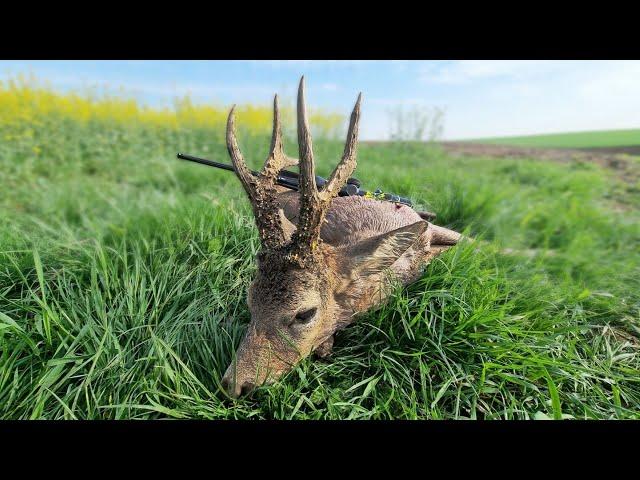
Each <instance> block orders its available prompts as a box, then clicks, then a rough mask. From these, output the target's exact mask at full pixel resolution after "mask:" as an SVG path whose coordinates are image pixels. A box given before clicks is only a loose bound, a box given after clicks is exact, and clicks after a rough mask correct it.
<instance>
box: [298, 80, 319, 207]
mask: <svg viewBox="0 0 640 480" xmlns="http://www.w3.org/2000/svg"><path fill="white" fill-rule="evenodd" d="M305 103H306V102H305V94H304V77H302V78H301V79H300V86H299V87H298V149H299V152H300V160H299V162H300V195H301V199H300V200H301V205H302V208H304V205H308V204H310V203H314V204H317V203H318V202H319V196H318V188H317V187H316V167H315V162H314V159H313V145H312V142H311V131H310V130H309V121H308V119H307V107H306V104H305Z"/></svg>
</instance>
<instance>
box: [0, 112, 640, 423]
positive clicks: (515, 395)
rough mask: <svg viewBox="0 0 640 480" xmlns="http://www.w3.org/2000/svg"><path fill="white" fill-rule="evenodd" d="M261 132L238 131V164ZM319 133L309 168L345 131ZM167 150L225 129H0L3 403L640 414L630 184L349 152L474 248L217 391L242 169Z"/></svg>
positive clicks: (242, 267)
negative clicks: (258, 374)
mask: <svg viewBox="0 0 640 480" xmlns="http://www.w3.org/2000/svg"><path fill="white" fill-rule="evenodd" d="M239 123H240V124H241V123H242V122H241V118H240V119H239ZM0 134H1V132H0ZM0 138H1V137H0ZM268 145H269V139H268V138H267V137H266V136H265V137H255V136H250V135H247V134H245V135H244V136H242V137H241V146H242V148H243V150H244V152H245V156H246V157H247V158H249V159H252V163H253V167H254V168H255V167H257V166H258V164H259V162H261V161H262V159H263V158H264V157H265V155H266V153H267V149H268ZM36 146H37V147H38V148H34V147H36ZM314 147H315V150H316V152H317V157H318V158H319V162H320V163H319V170H320V172H319V173H320V174H325V175H326V174H327V173H328V172H329V168H330V166H331V165H333V164H335V162H337V160H338V158H339V156H340V153H341V150H342V144H341V143H340V142H334V141H329V140H324V141H323V140H321V139H317V141H316V142H315V143H314ZM38 149H39V150H38ZM287 149H288V151H289V152H290V153H294V152H295V151H296V148H295V143H293V141H288V142H287ZM178 151H184V152H189V153H193V154H200V155H202V156H206V157H209V158H212V159H218V160H222V161H227V154H226V151H225V148H224V145H223V132H222V131H207V130H199V129H193V130H189V131H187V130H173V129H170V128H166V129H164V128H161V127H158V126H155V127H151V126H145V125H140V124H120V123H117V122H112V123H110V122H107V121H92V122H89V123H87V124H82V123H78V122H76V121H72V120H69V119H65V118H63V117H51V118H49V119H48V120H47V121H45V122H44V123H43V124H41V125H40V126H39V128H38V129H37V130H36V131H35V132H34V135H33V136H30V137H27V138H22V139H20V140H14V141H11V142H6V141H5V142H2V143H0V175H1V183H2V186H3V194H2V195H1V196H0V215H1V218H2V219H3V222H1V223H0V312H1V313H0V417H1V418H5V419H7V418H47V419H58V418H71V419H75V418H77V419H95V418H116V419H123V418H136V419H139V418H165V417H172V418H279V419H290V418H299V419H308V418H312V419H327V418H341V419H353V418H377V419H386V418H393V419H399V418H410V419H413V418H421V419H443V418H486V419H504V418H519V419H523V418H640V351H639V346H640V340H639V339H638V335H639V334H640V318H639V312H640V288H639V287H640V285H639V283H640V282H639V277H640V261H639V257H640V255H639V254H640V250H639V245H640V231H639V227H638V225H639V224H640V222H639V221H640V215H639V214H638V210H637V205H638V204H639V203H638V202H639V201H640V193H639V192H640V189H638V188H637V186H635V187H634V186H629V185H623V184H620V183H618V180H616V179H615V177H614V176H613V175H610V174H609V173H608V172H607V171H604V170H602V169H601V168H600V167H598V166H596V165H591V164H583V163H575V164H553V163H543V162H539V161H529V160H499V161H496V160H491V161H489V160H487V159H483V158H465V159H452V158H448V157H447V156H446V155H445V154H443V153H442V152H441V151H439V150H437V149H433V148H431V147H429V146H425V145H400V144H380V145H362V146H361V149H360V152H359V168H358V170H357V172H356V176H357V177H358V178H360V179H362V180H363V181H365V186H367V187H369V188H371V189H375V188H376V187H378V186H380V187H383V188H384V189H386V190H389V191H392V192H394V193H398V194H401V195H406V196H410V197H412V198H413V199H414V200H415V201H416V202H417V203H418V204H419V206H420V207H425V208H428V209H430V210H433V211H436V212H437V213H438V220H437V223H439V224H441V225H447V226H450V227H453V228H456V229H460V230H463V231H465V232H467V233H469V234H471V235H474V236H477V237H478V238H481V239H483V240H484V241H485V243H483V244H482V245H483V247H482V248H480V249H478V247H477V245H476V246H474V245H468V244H466V245H460V246H458V247H456V248H454V249H452V250H451V251H449V252H447V253H445V254H444V255H442V256H441V257H440V258H439V259H437V260H436V261H434V262H433V263H432V264H431V265H430V266H429V267H428V270H427V272H426V273H425V275H424V276H423V277H422V279H421V280H420V281H418V282H417V283H415V284H413V285H411V286H410V287H408V288H405V289H399V290H398V291H397V292H396V293H395V295H394V296H393V298H392V299H391V301H390V302H389V304H388V305H386V306H385V307H383V308H380V309H378V310H376V311H372V312H369V313H368V314H366V315H365V316H363V318H361V319H360V320H359V321H358V322H357V323H356V324H354V325H352V326H350V327H349V328H347V329H346V330H345V331H344V332H342V333H340V334H339V335H338V338H337V341H336V347H335V351H334V353H333V355H332V356H331V357H330V358H329V359H328V360H318V359H313V358H310V359H308V360H305V361H304V362H302V364H301V365H299V366H298V367H297V368H296V369H295V370H294V371H292V372H291V373H290V374H289V375H287V376H286V377H285V378H284V379H283V380H282V381H281V382H279V383H277V384H275V385H273V386H270V387H267V388H261V389H259V390H258V391H257V392H256V393H255V394H254V395H252V396H251V397H250V398H246V399H241V400H238V401H233V400H230V399H228V398H226V397H225V395H224V394H223V393H222V392H221V390H220V386H219V380H220V377H221V374H222V372H223V371H224V369H225V368H226V366H227V364H228V363H229V360H230V358H231V356H232V354H233V351H234V349H235V347H236V346H237V344H238V343H239V341H240V339H241V336H242V334H243V331H244V329H245V327H246V324H247V322H248V319H249V315H248V312H247V307H246V304H245V289H246V287H247V285H248V284H249V282H250V280H251V277H252V274H253V271H254V263H253V254H254V253H255V251H256V249H257V247H258V241H257V236H256V232H255V229H254V226H253V221H252V218H251V216H250V210H249V208H248V205H247V201H246V200H245V198H244V196H243V194H242V191H241V188H240V185H239V182H238V180H237V179H236V178H235V177H234V176H233V175H232V174H230V173H229V172H223V171H216V170H214V169H209V168H206V167H202V166H198V165H194V164H188V163H182V162H180V161H178V160H175V159H174V155H175V153H176V152H178ZM505 247H510V248H515V249H537V252H539V254H536V255H533V256H526V255H505V254H503V253H501V251H502V249H503V248H505ZM547 251H552V252H553V253H554V254H553V255H545V252H547Z"/></svg>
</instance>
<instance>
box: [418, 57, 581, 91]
mask: <svg viewBox="0 0 640 480" xmlns="http://www.w3.org/2000/svg"><path fill="white" fill-rule="evenodd" d="M571 63H572V62H565V61H561V60H456V61H451V62H449V61H446V62H445V61H440V62H430V63H428V64H426V65H425V66H423V68H421V71H420V74H419V78H420V80H421V81H423V82H425V83H439V84H452V85H460V84H465V83H470V82H473V81H477V80H484V79H489V78H493V79H496V78H511V79H518V80H522V79H525V78H530V77H534V76H539V75H548V74H551V73H552V72H554V71H559V70H567V69H570V68H571Z"/></svg>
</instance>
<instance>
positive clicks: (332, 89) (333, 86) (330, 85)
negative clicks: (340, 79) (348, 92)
mask: <svg viewBox="0 0 640 480" xmlns="http://www.w3.org/2000/svg"><path fill="white" fill-rule="evenodd" d="M321 88H322V89H323V90H328V91H330V92H335V91H337V90H338V89H339V88H340V87H339V86H338V85H337V84H335V83H323V84H322V85H321Z"/></svg>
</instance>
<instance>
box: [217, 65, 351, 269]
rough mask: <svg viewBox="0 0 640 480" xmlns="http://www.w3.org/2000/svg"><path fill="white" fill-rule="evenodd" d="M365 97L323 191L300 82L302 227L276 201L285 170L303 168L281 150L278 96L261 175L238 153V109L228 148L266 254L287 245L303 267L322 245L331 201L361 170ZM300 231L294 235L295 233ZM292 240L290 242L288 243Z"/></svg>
mask: <svg viewBox="0 0 640 480" xmlns="http://www.w3.org/2000/svg"><path fill="white" fill-rule="evenodd" d="M361 100H362V94H360V95H358V100H357V102H356V105H355V107H354V108H353V112H352V113H351V121H350V123H349V130H348V133H347V142H346V145H345V147H344V152H343V154H342V160H341V161H340V163H339V164H338V166H337V167H336V168H335V170H334V171H333V173H332V174H331V176H330V177H329V180H328V181H327V183H326V184H325V185H324V187H323V188H322V189H321V190H318V187H317V185H316V174H315V162H314V158H313V147H312V144H311V132H310V130H309V122H308V120H307V111H306V107H305V97H304V77H302V78H301V79H300V87H299V89H298V148H299V150H300V160H299V165H300V180H299V181H300V184H299V185H300V214H299V221H298V227H297V229H295V226H293V224H292V223H291V222H290V221H289V220H287V218H286V217H285V216H284V214H283V213H282V210H281V209H280V206H279V204H278V201H277V190H276V188H275V187H276V180H277V177H278V174H279V173H280V171H281V170H282V169H283V168H284V167H286V166H290V165H296V164H298V161H296V160H295V159H293V158H290V157H288V156H287V155H285V153H284V149H283V145H282V127H281V123H280V110H279V108H278V96H277V95H276V96H275V98H274V101H273V135H272V137H271V149H270V152H269V156H268V157H267V160H266V161H265V164H264V167H263V168H262V171H261V172H260V173H259V174H258V175H257V176H256V175H253V173H252V172H251V171H250V170H249V169H248V168H247V165H246V163H245V161H244V158H243V157H242V153H241V152H240V149H239V148H238V142H237V140H236V135H235V125H234V121H235V119H234V109H235V106H234V108H232V109H231V112H229V119H228V121H227V149H228V150H229V155H230V156H231V160H232V162H233V166H234V168H235V171H236V174H237V175H238V178H239V179H240V182H241V183H242V186H243V187H244V189H245V191H246V192H247V195H248V196H249V200H250V202H251V206H252V207H253V212H254V216H255V219H256V224H257V226H258V232H259V234H260V238H261V240H262V244H263V246H264V247H265V249H279V248H280V247H283V246H285V245H288V247H289V253H290V254H291V258H292V259H293V260H296V261H298V262H299V263H303V262H304V261H305V259H307V258H309V257H311V256H312V254H313V252H314V251H315V248H316V246H317V245H318V243H319V241H320V230H321V227H322V222H323V221H324V218H325V216H326V213H327V210H328V208H329V205H330V203H331V200H332V199H333V198H334V197H335V196H336V195H337V194H338V191H339V190H340V189H341V188H342V187H343V186H344V184H345V183H346V181H347V179H348V178H349V177H350V176H351V174H352V173H353V171H354V170H355V168H356V153H357V148H358V121H359V119H360V103H361ZM294 230H295V233H293V231H294ZM289 240H291V241H290V243H289Z"/></svg>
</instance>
